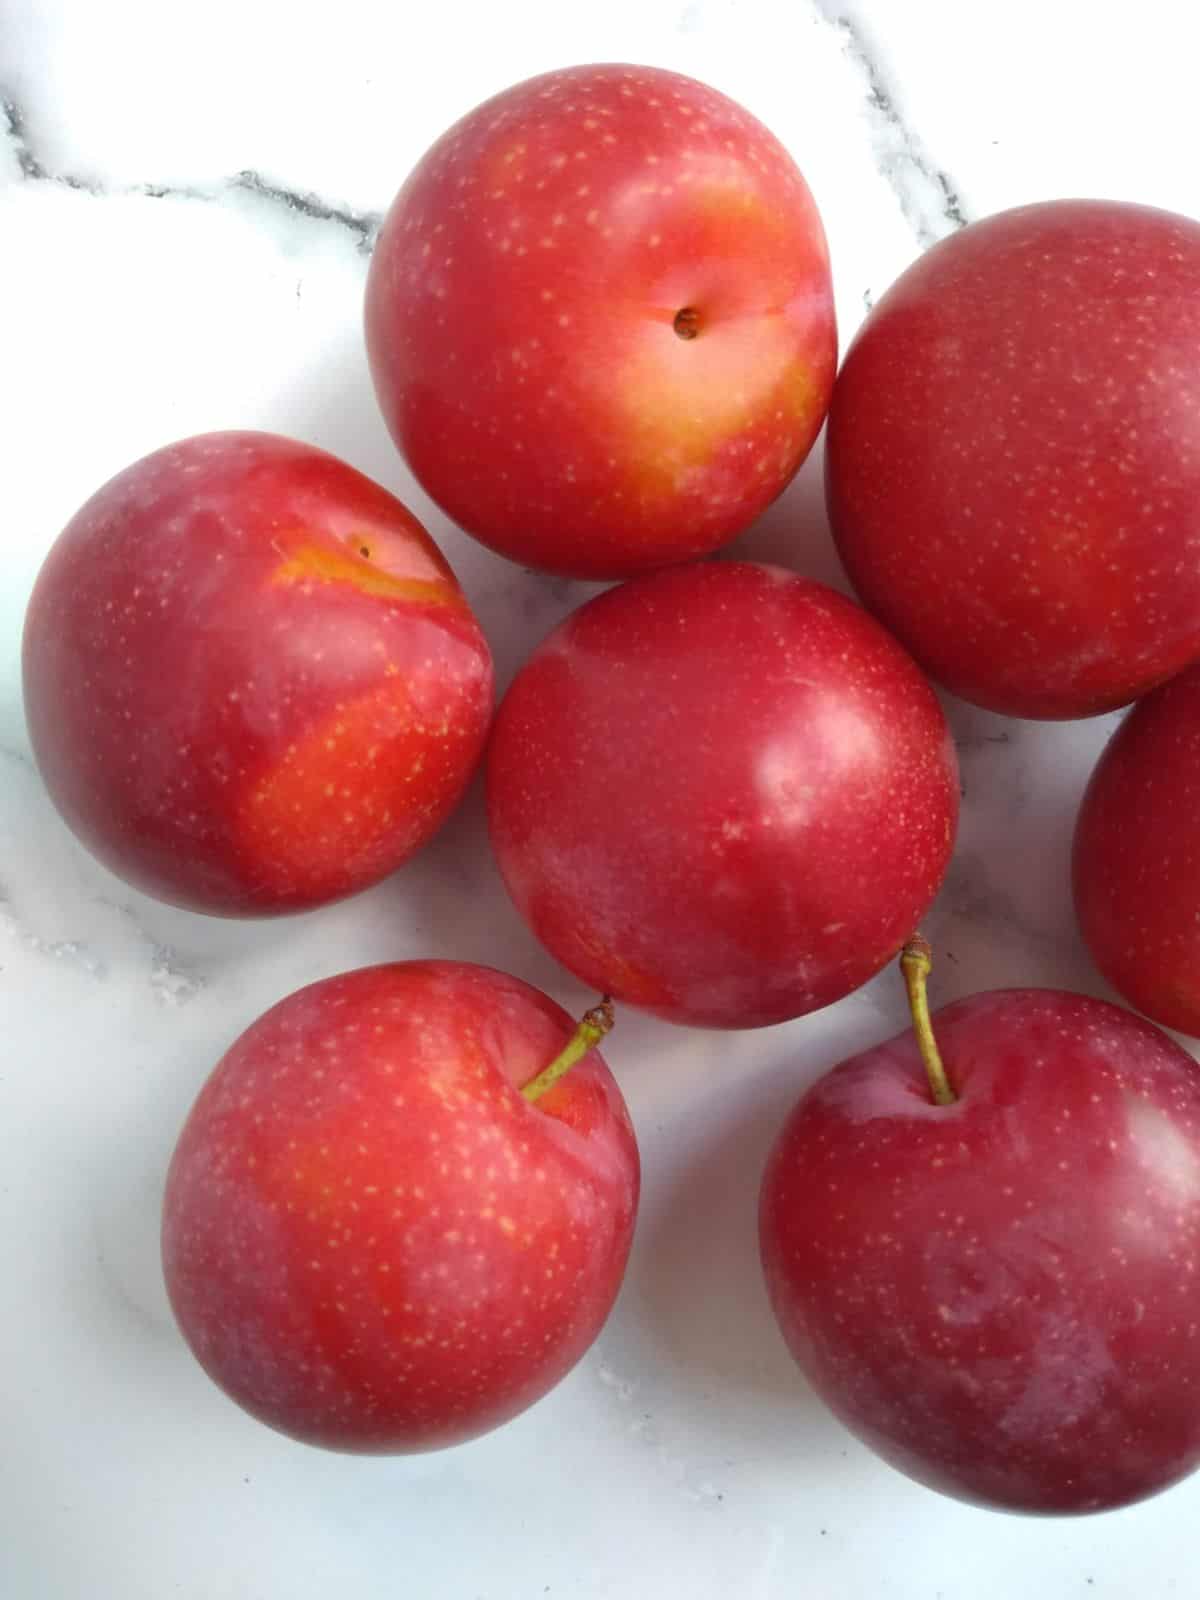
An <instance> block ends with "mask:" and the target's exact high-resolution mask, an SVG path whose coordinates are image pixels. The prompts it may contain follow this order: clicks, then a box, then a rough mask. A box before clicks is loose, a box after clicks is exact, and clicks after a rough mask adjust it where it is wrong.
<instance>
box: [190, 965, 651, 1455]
mask: <svg viewBox="0 0 1200 1600" xmlns="http://www.w3.org/2000/svg"><path fill="white" fill-rule="evenodd" d="M573 1031H574V1024H573V1023H572V1021H571V1019H570V1018H569V1017H568V1016H567V1014H566V1013H565V1012H564V1011H563V1010H562V1009H561V1007H559V1006H557V1005H555V1004H554V1002H553V1001H551V1000H549V999H548V998H547V997H546V996H545V995H543V994H541V993H540V992H539V991H538V990H536V989H532V988H530V987H529V985H528V984H525V983H521V982H520V981H519V980H518V979H516V978H511V977H508V976H506V975H505V974H503V973H500V972H495V971H492V970H491V969H490V968H486V967H477V966H471V965H468V964H465V963H461V962H445V961H426V962H405V963H399V964H394V965H390V966H380V967H368V968H363V969H360V970H359V971H356V972H350V973H346V974H344V975H342V976H341V977H336V978H330V979H327V980H325V981H323V982H321V983H315V984H312V985H310V986H309V987H308V988H305V989H301V990H299V991H298V992H297V993H295V994H293V995H291V996H289V997H288V998H287V999H286V1000H283V1001H282V1002H280V1004H279V1005H277V1006H275V1007H273V1008H272V1009H271V1010H270V1011H268V1012H267V1013H266V1014H265V1015H264V1016H263V1017H261V1018H260V1019H259V1021H258V1022H256V1023H255V1024H254V1025H253V1026H252V1027H251V1028H249V1029H248V1030H247V1031H246V1032H245V1033H244V1034H243V1035H242V1036H241V1038H240V1039H238V1041H237V1042H236V1043H235V1044H234V1045H233V1047H232V1049H231V1050H230V1051H229V1052H228V1054H227V1055H226V1056H225V1058H224V1060H223V1061H222V1062H221V1063H220V1064H219V1066H218V1067H217V1068H216V1070H215V1072H214V1073H213V1075H212V1077H211V1078H210V1079H209V1081H208V1083H207V1084H206V1085H205V1087H204V1089H203V1091H202V1092H201V1094H200V1097H199V1099H198V1100H197V1102H196V1104H195V1107H194V1108H193V1110H192V1112H191V1115H190V1117H189V1118H188V1121H187V1123H186V1125H185V1127H184V1130H183V1133H182V1134H181V1136H180V1140H179V1144H178V1146H177V1148H176V1151H175V1154H174V1157H173V1159H172V1161H171V1166H170V1171H169V1173H168V1176H167V1187H166V1198H165V1202H164V1209H163V1233H162V1241H163V1268H164V1272H165V1276H166V1282H167V1288H168V1291H169V1294H170V1298H171V1304H172V1307H173V1309H174V1312H175V1316H176V1318H177V1320H178V1322H179V1325H180V1328H181V1329H182V1331H183V1333H184V1336H185V1338H186V1339H187V1341H188V1343H189V1344H190V1346H191V1348H192V1350H193V1352H194V1354H195V1355H196V1357H197V1358H198V1360H199V1361H200V1363H201V1364H202V1366H203V1367H204V1368H205V1370H206V1371H207V1372H208V1374H209V1376H210V1377H211V1378H213V1380H214V1381H215V1382H216V1383H217V1384H219V1385H220V1386H221V1388H222V1389H224V1390H225V1392H226V1393H227V1394H229V1395H230V1396H231V1397H232V1398H233V1399H234V1400H236V1401H237V1402H238V1404H239V1405H241V1406H243V1407H244V1408H245V1409H246V1410H247V1411H249V1412H250V1413H251V1414H252V1415H254V1416H256V1417H258V1418H259V1419H260V1420H261V1421H263V1422H266V1423H268V1424H269V1425H270V1426H271V1427H273V1428H277V1429H279V1430H280V1431H281V1432H283V1433H286V1434H289V1435H290V1436H291V1437H293V1438H295V1439H300V1440H302V1441H304V1442H306V1443H308V1444H314V1445H323V1446H325V1447H327V1448H330V1449H335V1450H346V1451H356V1452H362V1453H393V1452H394V1453H400V1452H410V1451H420V1450H433V1449H438V1448H441V1447H442V1446H445V1445H451V1444H456V1443H459V1442H460V1441H462V1440H465V1439H468V1438H471V1437H473V1436H475V1435H477V1434H480V1433H484V1432H486V1431H487V1430H489V1429H491V1428H495V1427H497V1426H498V1425H499V1424H500V1423H502V1422H504V1421H506V1420H507V1419H508V1418H510V1417H512V1416H515V1415H516V1414H517V1413H518V1412H519V1411H523V1410H524V1409H525V1408H526V1407H527V1406H529V1405H531V1404H532V1403H533V1402H534V1401H535V1400H537V1399H539V1398H540V1397H541V1396H542V1395H543V1394H545V1393H546V1391H547V1390H548V1389H550V1388H551V1387H552V1386H553V1385H554V1384H555V1383H557V1382H558V1381H559V1379H560V1378H562V1377H563V1376H564V1375H565V1373H566V1372H567V1371H568V1370H569V1369H570V1368H571V1367H572V1366H573V1365H574V1364H575V1362H576V1361H578V1359H579V1358H580V1356H581V1355H583V1353H584V1351H585V1350H586V1349H587V1348H588V1346H589V1345H590V1344H591V1342H592V1340H593V1339H594V1338H595V1337H596V1335H597V1333H598V1332H599V1331H600V1328H601V1326H602V1324H603V1322H604V1320H605V1318H606V1317H607V1315H608V1313H609V1310H610V1309H611V1307H612V1304H613V1301H614V1299H615V1298H616V1294H617V1290H618V1289H619V1287H620V1283H621V1278H622V1274H623V1272H624V1270H625V1262H626V1259H627V1257H628V1254H629V1248H630V1243H631V1240H632V1235H633V1226H634V1217H635V1213H636V1209H637V1199H638V1182H639V1168H638V1153H637V1145H636V1142H635V1139H634V1134H633V1130H632V1127H631V1125H630V1122H629V1117H628V1113H627V1111H626V1109H625V1103H624V1101H623V1100H622V1098H621V1094H620V1091H619V1089H618V1088H617V1086H616V1083H615V1082H614V1080H613V1078H612V1076H611V1074H610V1073H609V1071H608V1068H607V1067H606V1066H605V1065H604V1062H603V1060H602V1059H601V1057H600V1056H599V1055H598V1054H597V1053H596V1052H595V1051H594V1050H593V1051H592V1052H591V1053H590V1054H589V1055H587V1056H586V1057H585V1058H584V1059H583V1060H582V1061H581V1062H579V1063H578V1064H577V1065H576V1066H575V1067H573V1068H572V1069H571V1070H570V1071H569V1072H568V1073H567V1075H566V1076H565V1077H563V1078H561V1079H560V1080H559V1081H558V1083H557V1084H555V1086H554V1087H553V1088H552V1089H550V1090H548V1091H547V1092H546V1093H545V1094H543V1095H542V1096H541V1098H540V1099H539V1100H537V1101H536V1102H530V1101H527V1100H525V1099H524V1098H523V1097H522V1096H521V1094H520V1093H519V1092H518V1091H519V1088H520V1086H521V1085H522V1084H524V1083H527V1082H528V1081H529V1080H530V1079H531V1078H533V1077H535V1076H536V1074H537V1073H538V1072H539V1071H540V1070H541V1069H542V1068H543V1067H544V1066H546V1065H547V1064H548V1063H549V1062H550V1061H552V1060H553V1059H554V1057H555V1056H557V1055H558V1053H559V1051H560V1050H561V1049H562V1047H563V1045H564V1044H565V1043H566V1042H567V1040H568V1039H569V1038H570V1036H571V1034H572V1032H573Z"/></svg>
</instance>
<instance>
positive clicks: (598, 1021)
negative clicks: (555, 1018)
mask: <svg viewBox="0 0 1200 1600" xmlns="http://www.w3.org/2000/svg"><path fill="white" fill-rule="evenodd" d="M615 1020H616V1019H615V1017H614V1016H613V1004H612V1001H611V1000H610V999H609V997H608V996H607V995H605V996H604V999H603V1000H601V1002H600V1004H599V1005H598V1006H593V1007H592V1009H591V1010H590V1011H589V1012H587V1013H586V1015H585V1016H584V1017H583V1018H582V1020H581V1021H580V1023H579V1026H578V1027H577V1028H576V1029H575V1032H574V1033H573V1034H572V1035H571V1037H570V1038H569V1039H568V1040H567V1042H566V1044H565V1045H564V1046H563V1048H562V1049H561V1050H560V1051H559V1053H558V1055H556V1056H555V1058H554V1060H553V1061H552V1062H551V1063H550V1065H549V1066H548V1067H543V1068H542V1070H541V1071H540V1072H539V1073H538V1075H537V1077H536V1078H530V1080H529V1082H528V1083H527V1084H525V1085H524V1086H523V1087H522V1089H521V1093H522V1094H523V1095H524V1096H525V1098H526V1100H539V1099H540V1098H541V1097H542V1095H544V1094H545V1092H546V1090H547V1089H549V1088H551V1087H552V1086H553V1085H554V1084H556V1083H557V1082H558V1080H559V1079H560V1078H561V1077H562V1075H563V1074H564V1073H565V1072H570V1070H571V1068H572V1067H573V1066H574V1065H575V1063H576V1062H577V1061H582V1060H583V1058H584V1056H585V1055H587V1053H588V1051H589V1050H590V1049H591V1048H592V1046H593V1045H596V1044H599V1042H600V1040H601V1039H603V1037H604V1035H605V1034H606V1033H608V1032H609V1030H610V1029H611V1028H612V1025H613V1023H614V1021H615Z"/></svg>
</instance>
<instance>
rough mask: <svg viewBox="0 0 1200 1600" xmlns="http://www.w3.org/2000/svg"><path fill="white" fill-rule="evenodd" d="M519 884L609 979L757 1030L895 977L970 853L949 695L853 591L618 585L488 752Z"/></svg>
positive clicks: (559, 936) (563, 945)
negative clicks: (850, 595)
mask: <svg viewBox="0 0 1200 1600" xmlns="http://www.w3.org/2000/svg"><path fill="white" fill-rule="evenodd" d="M487 786H488V813H489V822H490V827H491V835H492V844H493V847H494V849H495V853H496V859H497V861H498V863H499V866H500V871H501V874H502V875H503V878H504V882H505V884H506V885H507V887H508V891H509V893H510V894H511V895H512V897H513V900H514V901H515V902H516V905H517V907H518V909H519V910H520V911H521V913H522V914H523V915H524V917H525V918H526V920H527V921H528V922H529V924H530V926H531V927H532V928H533V931H534V932H535V933H536V934H537V936H538V938H539V939H541V940H542V942H543V943H544V944H545V945H546V946H547V948H548V949H549V950H550V951H551V953H552V954H553V955H555V956H556V957H557V958H558V960H560V961H561V962H562V963H563V965H564V966H566V967H568V968H570V970H571V971H572V972H573V973H575V974H576V976H577V977H579V978H581V979H582V980H583V981H584V982H585V983H586V984H588V985H590V986H593V987H596V988H599V989H601V990H603V991H604V992H605V993H609V994H612V995H614V996H616V997H618V998H620V999H622V1000H625V1001H628V1002H629V1003H630V1004H633V1005H638V1006H642V1007H644V1008H646V1009H647V1010H650V1011H654V1012H657V1013H658V1014H659V1015H660V1016H663V1017H666V1018H668V1019H669V1020H670V1021H673V1022H691V1023H699V1024H703V1025H708V1026H712V1027H728V1028H746V1027H757V1026H760V1025H762V1024H765V1023H772V1022H781V1021H784V1020H785V1019H786V1018H789V1017H795V1016H799V1015H801V1014H802V1013H804V1012H806V1011H814V1010H816V1009H817V1008H818V1007H820V1006H825V1005H829V1004H830V1003H831V1002H832V1001H834V1000H837V999H839V998H840V997H841V996H842V995H844V994H847V993H849V991H850V990H851V989H855V988H857V987H858V986H859V985H860V984H861V983H864V982H865V981H866V979H868V978H869V977H871V976H872V975H873V974H874V973H875V972H877V971H878V970H879V968H880V967H881V966H883V965H884V963H885V962H886V961H888V960H889V959H890V957H891V956H893V955H894V954H895V953H896V951H897V950H898V949H899V948H900V945H901V944H902V943H903V941H904V939H905V938H906V937H907V936H908V934H909V933H911V931H912V929H913V927H914V926H915V925H916V923H917V921H918V920H919V918H920V917H921V915H922V913H923V912H924V911H925V909H926V907H927V906H928V905H929V902H930V900H931V899H932V898H933V895H934V893H935V892H936V890H937V887H938V884H939V883H940V881H941V878H942V874H943V872H944V871H945V868H946V864H947V862H948V860H949V857H950V852H951V849H952V846H953V840H954V830H955V825H956V821H957V815H958V782H957V764H956V761H955V756H954V749H953V746H952V744H951V741H950V737H949V734H948V731H947V728H946V723H945V720H944V718H943V716H942V712H941V709H940V707H939V706H938V703H937V700H936V698H935V697H934V694H933V691H932V690H931V689H930V687H929V685H928V684H927V683H926V681H925V680H924V678H923V677H922V676H921V674H920V673H919V672H918V671H917V669H916V667H914V666H913V664H912V662H911V661H910V660H909V658H908V657H907V656H906V655H905V654H904V652H903V651H902V650H901V649H900V648H899V646H898V645H896V644H895V642H894V641H893V640H892V639H891V638H889V636H888V635H887V634H886V633H885V632H884V631H883V629H882V628H880V627H879V625H878V624H877V623H875V622H874V621H872V619H871V618H870V617H869V616H867V614H866V613H865V612H864V611H862V610H860V609H859V607H858V606H856V605H854V604H853V603H852V602H851V601H849V600H845V599H843V598H842V596H841V595H838V594H835V593H834V592H833V591H832V590H830V589H826V588H824V587H823V586H822V585H821V584H817V583H812V582H810V581H808V580H807V579H804V578H799V577H797V576H795V575H794V574H792V573H788V572H783V571H781V570H780V569H778V568H774V567H765V566H758V565H754V564H752V563H748V562H724V561H722V562H715V563H710V564H703V565H698V566H692V567H685V568H680V569H678V570H675V571H671V572H663V573H657V574H655V575H653V576H652V577H646V578H639V579H635V580H634V581H632V582H630V583H627V584H624V585H622V586H621V587H620V588H617V589H611V590H609V591H608V592H607V593H605V594H601V595H599V596H598V597H597V598H596V599H594V600H592V601H590V602H589V603H588V604H587V605H585V606H583V607H582V608H581V609H580V610H578V611H576V612H575V613H574V614H573V615H572V616H570V617H568V618H567V620H566V621H565V622H564V623H563V624H562V625H561V626H560V627H558V628H557V629H556V630H555V631H554V632H553V633H552V634H551V635H550V636H549V638H548V639H546V640H545V641H544V643H543V644H542V645H541V646H539V648H538V649H537V650H536V651H535V652H534V654H533V656H532V657H531V658H530V660H529V661H528V662H527V663H526V665H525V666H524V668H523V669H522V670H521V672H520V673H519V674H518V675H517V678H516V680H515V682H514V683H513V685H512V687H511V688H510V690H509V692H508V694H507V696H506V698H505V700H504V702H503V704H502V706H501V708H500V711H499V713H498V714H497V719H496V725H495V730H494V734H493V738H492V743H491V746H490V750H489V755H488V765H487Z"/></svg>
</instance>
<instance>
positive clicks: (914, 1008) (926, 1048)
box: [900, 933, 958, 1106]
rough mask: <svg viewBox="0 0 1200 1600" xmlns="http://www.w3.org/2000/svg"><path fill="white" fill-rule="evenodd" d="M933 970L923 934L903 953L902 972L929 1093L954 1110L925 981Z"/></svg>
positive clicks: (930, 955) (914, 938)
mask: <svg viewBox="0 0 1200 1600" xmlns="http://www.w3.org/2000/svg"><path fill="white" fill-rule="evenodd" d="M932 968H933V951H932V950H931V949H930V948H929V941H928V939H923V938H922V937H921V935H920V934H919V933H914V934H913V936H912V938H911V939H910V940H909V941H908V943H907V944H906V945H905V946H904V949H903V950H902V951H901V952H900V971H901V972H902V973H903V974H904V987H905V988H906V989H907V990H908V1007H909V1010H910V1011H911V1012H912V1021H913V1032H914V1033H915V1034H916V1036H917V1049H918V1050H920V1052H921V1060H922V1061H923V1062H924V1063H925V1076H926V1077H927V1078H928V1079H929V1092H930V1094H931V1095H932V1096H933V1102H934V1104H935V1105H939V1106H952V1105H953V1104H954V1102H955V1100H956V1099H957V1098H958V1096H957V1095H956V1094H955V1093H954V1090H953V1089H952V1088H951V1087H950V1079H949V1078H948V1077H947V1076H946V1068H945V1066H944V1065H943V1063H942V1056H941V1051H940V1050H939V1049H938V1047H937V1040H936V1039H935V1038H934V1036H933V1024H932V1023H931V1021H930V1020H929V999H928V997H927V996H926V993H925V980H926V978H928V976H929V974H930V972H931V970H932Z"/></svg>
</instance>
